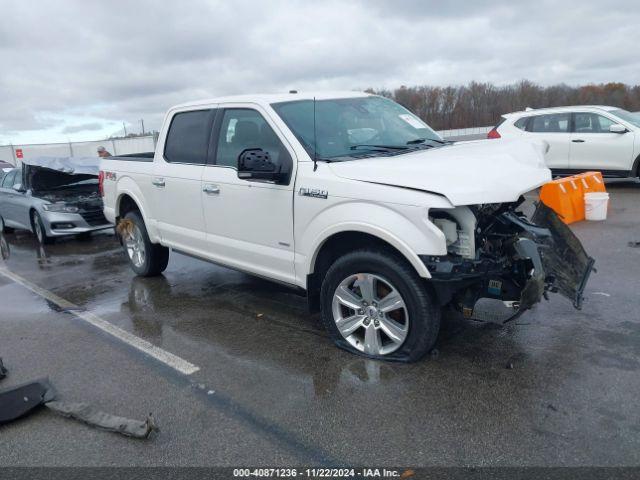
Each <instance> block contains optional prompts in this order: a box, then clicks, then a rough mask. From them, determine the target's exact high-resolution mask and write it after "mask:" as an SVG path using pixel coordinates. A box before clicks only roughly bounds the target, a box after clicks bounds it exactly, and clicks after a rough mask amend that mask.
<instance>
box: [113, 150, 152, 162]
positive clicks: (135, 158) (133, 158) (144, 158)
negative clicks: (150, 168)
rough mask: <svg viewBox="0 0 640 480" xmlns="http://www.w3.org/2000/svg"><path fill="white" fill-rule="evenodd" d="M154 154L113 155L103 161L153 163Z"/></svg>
mask: <svg viewBox="0 0 640 480" xmlns="http://www.w3.org/2000/svg"><path fill="white" fill-rule="evenodd" d="M154 154H155V152H143V153H129V154H127V155H113V156H111V157H106V158H104V160H125V161H129V162H153V156H154Z"/></svg>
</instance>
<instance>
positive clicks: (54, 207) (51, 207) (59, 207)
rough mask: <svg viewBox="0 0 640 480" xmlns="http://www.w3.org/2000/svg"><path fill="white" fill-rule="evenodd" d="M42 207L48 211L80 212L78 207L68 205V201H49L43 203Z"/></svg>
mask: <svg viewBox="0 0 640 480" xmlns="http://www.w3.org/2000/svg"><path fill="white" fill-rule="evenodd" d="M42 208H44V209H45V210H46V211H47V212H62V213H78V207H74V206H73V205H67V204H66V203H48V204H46V205H43V206H42Z"/></svg>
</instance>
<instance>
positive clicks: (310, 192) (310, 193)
mask: <svg viewBox="0 0 640 480" xmlns="http://www.w3.org/2000/svg"><path fill="white" fill-rule="evenodd" d="M298 194H299V195H302V196H303V197H313V198H324V199H326V198H327V197H328V196H329V192H328V191H326V190H320V189H319V188H305V187H300V191H299V192H298Z"/></svg>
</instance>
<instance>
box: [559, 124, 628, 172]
mask: <svg viewBox="0 0 640 480" xmlns="http://www.w3.org/2000/svg"><path fill="white" fill-rule="evenodd" d="M615 123H617V122H615V121H614V120H612V119H611V118H609V117H606V116H604V115H601V114H599V113H593V112H575V113H574V114H573V125H574V127H573V130H574V132H573V133H572V134H571V154H570V159H569V168H571V169H572V170H600V171H605V172H607V171H609V172H612V173H613V172H628V171H629V170H631V167H632V163H633V140H634V138H633V134H631V133H629V132H627V133H611V132H610V131H609V127H610V126H611V125H613V124H615Z"/></svg>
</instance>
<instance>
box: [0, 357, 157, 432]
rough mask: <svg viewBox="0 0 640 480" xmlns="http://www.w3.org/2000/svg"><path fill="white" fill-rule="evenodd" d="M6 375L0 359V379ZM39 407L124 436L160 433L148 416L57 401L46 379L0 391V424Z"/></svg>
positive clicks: (54, 391) (51, 386)
mask: <svg viewBox="0 0 640 480" xmlns="http://www.w3.org/2000/svg"><path fill="white" fill-rule="evenodd" d="M6 374H7V369H6V368H5V367H4V364H3V363H2V358H0V379H2V378H4V377H5V376H6ZM41 405H44V406H45V407H47V408H48V409H49V410H51V411H53V412H55V413H57V414H58V415H62V416H63V417H67V418H73V419H75V420H78V421H80V422H83V423H86V424H87V425H90V426H92V427H97V428H100V429H102V430H107V431H110V432H116V433H120V434H122V435H126V436H127V437H133V438H149V436H150V435H151V432H159V431H160V429H159V428H158V426H157V425H156V422H155V420H154V418H153V416H152V415H151V414H149V416H148V417H147V418H146V420H144V421H139V420H132V419H130V418H124V417H118V416H116V415H111V414H108V413H105V412H101V411H99V410H97V409H95V408H94V407H93V406H91V405H89V404H88V403H80V402H61V401H58V400H56V390H55V388H54V387H53V385H52V384H51V382H50V381H49V379H48V378H42V379H40V380H36V381H35V382H29V383H24V384H22V385H18V386H16V387H11V388H7V389H5V390H2V391H0V425H2V424H3V423H9V422H12V421H14V420H17V419H19V418H21V417H24V416H25V415H27V414H29V413H31V412H32V411H34V410H35V409H36V408H38V407H40V406H41Z"/></svg>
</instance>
